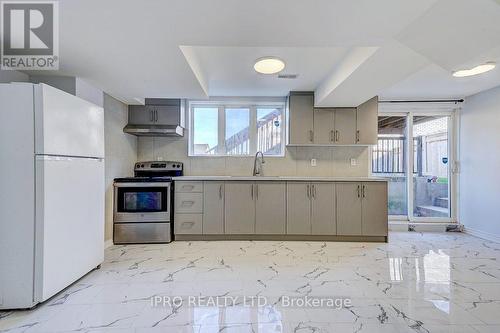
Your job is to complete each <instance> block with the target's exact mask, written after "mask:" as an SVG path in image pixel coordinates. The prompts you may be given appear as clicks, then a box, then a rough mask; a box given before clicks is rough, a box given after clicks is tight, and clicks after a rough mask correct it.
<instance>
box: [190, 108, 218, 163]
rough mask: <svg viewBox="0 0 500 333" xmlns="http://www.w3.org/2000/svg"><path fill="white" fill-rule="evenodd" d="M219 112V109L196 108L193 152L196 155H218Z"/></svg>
mask: <svg viewBox="0 0 500 333" xmlns="http://www.w3.org/2000/svg"><path fill="white" fill-rule="evenodd" d="M218 118H219V110H218V109H217V108H203V107H201V108H196V109H195V111H194V112H193V141H194V147H193V152H194V154H195V155H214V154H216V153H217V144H218V141H217V135H218V134H217V133H218V121H219V120H218Z"/></svg>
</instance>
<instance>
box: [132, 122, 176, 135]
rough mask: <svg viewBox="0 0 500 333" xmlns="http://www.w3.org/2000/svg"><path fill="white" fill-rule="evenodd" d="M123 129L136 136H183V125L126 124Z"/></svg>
mask: <svg viewBox="0 0 500 333" xmlns="http://www.w3.org/2000/svg"><path fill="white" fill-rule="evenodd" d="M123 131H124V132H125V133H128V134H133V135H137V136H183V135H184V127H181V126H178V125H130V124H129V125H127V126H125V127H124V128H123Z"/></svg>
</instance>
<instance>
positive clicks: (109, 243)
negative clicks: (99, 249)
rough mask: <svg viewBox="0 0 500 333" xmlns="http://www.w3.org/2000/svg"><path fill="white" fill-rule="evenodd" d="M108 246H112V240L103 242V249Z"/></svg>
mask: <svg viewBox="0 0 500 333" xmlns="http://www.w3.org/2000/svg"><path fill="white" fill-rule="evenodd" d="M110 246H113V240H112V239H108V240H107V241H104V249H107V248H108V247H110Z"/></svg>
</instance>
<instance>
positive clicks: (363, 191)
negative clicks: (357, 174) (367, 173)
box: [361, 185, 366, 198]
mask: <svg viewBox="0 0 500 333" xmlns="http://www.w3.org/2000/svg"><path fill="white" fill-rule="evenodd" d="M365 191H366V186H365V185H363V188H362V190H361V194H362V195H363V198H366V193H365Z"/></svg>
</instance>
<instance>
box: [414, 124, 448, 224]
mask: <svg viewBox="0 0 500 333" xmlns="http://www.w3.org/2000/svg"><path fill="white" fill-rule="evenodd" d="M449 123H450V117H449V116H413V128H412V132H413V133H412V134H413V156H414V158H413V177H412V178H413V179H412V181H413V216H414V217H423V218H429V217H430V218H440V217H442V218H449V217H450V160H449V156H450V154H449V142H450V140H449V135H450V132H449V131H448V126H449Z"/></svg>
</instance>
